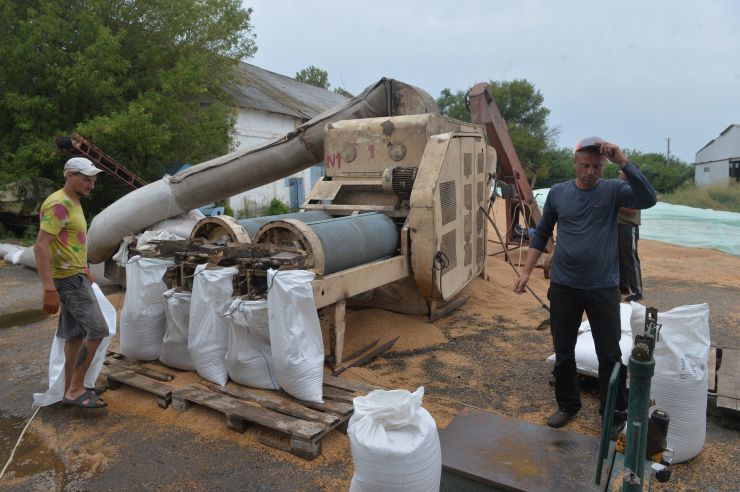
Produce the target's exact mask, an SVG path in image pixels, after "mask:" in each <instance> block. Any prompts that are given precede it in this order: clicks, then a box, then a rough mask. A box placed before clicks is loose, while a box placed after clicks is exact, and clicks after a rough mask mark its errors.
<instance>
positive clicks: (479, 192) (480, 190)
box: [476, 181, 484, 205]
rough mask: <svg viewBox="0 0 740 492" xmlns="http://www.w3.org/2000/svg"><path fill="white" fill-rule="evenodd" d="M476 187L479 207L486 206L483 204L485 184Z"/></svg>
mask: <svg viewBox="0 0 740 492" xmlns="http://www.w3.org/2000/svg"><path fill="white" fill-rule="evenodd" d="M476 186H477V188H478V189H477V190H476V191H477V196H476V199H477V202H478V205H484V203H483V189H484V185H483V182H482V181H481V182H480V183H478V184H477V185H476Z"/></svg>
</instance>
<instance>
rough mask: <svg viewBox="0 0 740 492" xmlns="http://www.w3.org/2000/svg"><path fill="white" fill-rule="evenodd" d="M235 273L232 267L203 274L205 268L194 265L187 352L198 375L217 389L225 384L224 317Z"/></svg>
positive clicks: (226, 329) (226, 328)
mask: <svg viewBox="0 0 740 492" xmlns="http://www.w3.org/2000/svg"><path fill="white" fill-rule="evenodd" d="M237 273H238V270H237V269H236V268H234V267H228V268H218V269H215V270H207V269H206V265H198V266H197V267H196V269H195V275H194V277H193V295H192V298H191V301H190V329H189V332H188V349H189V350H190V356H191V357H192V358H193V364H194V365H195V370H196V371H198V374H200V375H201V376H202V377H203V378H205V379H207V380H208V381H211V382H212V383H216V384H219V385H221V386H223V385H225V384H226V381H228V380H229V372H228V370H227V368H226V348H227V346H228V341H229V321H228V319H227V318H226V316H225V314H226V312H227V311H228V309H229V306H230V305H231V301H232V299H231V294H232V293H233V286H232V285H231V281H232V277H233V276H234V275H236V274H237Z"/></svg>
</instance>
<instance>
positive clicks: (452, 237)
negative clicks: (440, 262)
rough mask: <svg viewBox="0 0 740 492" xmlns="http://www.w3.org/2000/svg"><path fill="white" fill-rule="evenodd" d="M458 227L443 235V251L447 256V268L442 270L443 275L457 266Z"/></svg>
mask: <svg viewBox="0 0 740 492" xmlns="http://www.w3.org/2000/svg"><path fill="white" fill-rule="evenodd" d="M456 245H457V229H452V230H451V231H449V232H446V233H445V234H444V235H443V236H442V248H441V251H442V253H444V254H445V256H446V257H447V261H448V263H447V268H445V269H444V270H442V275H444V274H445V273H447V272H449V271H451V270H454V269H455V267H457V246H456Z"/></svg>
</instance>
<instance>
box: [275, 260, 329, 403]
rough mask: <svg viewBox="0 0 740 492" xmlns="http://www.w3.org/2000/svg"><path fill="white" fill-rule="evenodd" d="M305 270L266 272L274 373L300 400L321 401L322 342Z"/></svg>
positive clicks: (322, 377)
mask: <svg viewBox="0 0 740 492" xmlns="http://www.w3.org/2000/svg"><path fill="white" fill-rule="evenodd" d="M314 277H315V275H314V274H313V273H311V272H308V271H305V270H286V271H276V270H268V271H267V285H268V291H267V312H268V315H269V325H270V345H271V347H272V361H273V364H274V366H275V374H276V376H277V380H278V382H279V383H280V386H281V387H282V388H283V389H284V390H285V391H286V392H287V393H288V394H290V395H292V396H294V397H296V398H298V399H299V400H305V401H312V402H317V403H321V402H323V396H324V393H323V389H322V387H323V384H324V341H323V339H322V337H321V326H320V325H319V316H318V314H317V313H316V303H315V302H314V299H313V288H312V287H311V281H312V280H313V279H314Z"/></svg>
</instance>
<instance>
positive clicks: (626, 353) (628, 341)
mask: <svg viewBox="0 0 740 492" xmlns="http://www.w3.org/2000/svg"><path fill="white" fill-rule="evenodd" d="M631 315H632V308H631V307H630V305H629V304H625V303H621V304H620V305H619V318H620V325H621V327H620V328H621V331H622V336H621V338H620V339H619V348H620V349H621V351H622V364H624V365H625V366H626V365H627V364H629V360H630V354H631V353H632V345H633V341H632V328H631V326H630V316H631ZM578 333H579V335H578V338H577V339H576V350H575V353H576V371H577V372H578V373H579V374H583V375H584V376H591V377H594V378H598V377H599V359H598V357H596V345H595V343H594V337H593V335H592V334H591V324H590V323H589V322H588V320H586V321H584V322H583V323H581V326H580V327H579V328H578ZM547 360H548V361H549V362H553V363H554V362H555V354H552V355H551V356H550V357H548V358H547Z"/></svg>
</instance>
